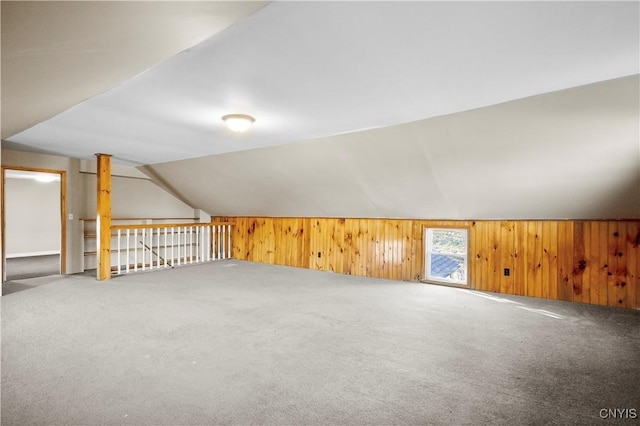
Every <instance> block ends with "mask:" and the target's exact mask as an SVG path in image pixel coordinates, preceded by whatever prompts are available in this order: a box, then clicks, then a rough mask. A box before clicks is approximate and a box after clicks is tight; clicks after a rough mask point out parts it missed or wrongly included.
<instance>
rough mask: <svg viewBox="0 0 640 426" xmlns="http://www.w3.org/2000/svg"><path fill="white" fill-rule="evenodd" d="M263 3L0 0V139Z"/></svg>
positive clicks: (206, 35) (163, 57) (129, 75)
mask: <svg viewBox="0 0 640 426" xmlns="http://www.w3.org/2000/svg"><path fill="white" fill-rule="evenodd" d="M265 4H266V2H264V1H262V2H257V1H254V2H251V1H247V2H230V1H229V2H224V1H220V2H199V1H195V2H186V1H185V2H165V1H141V2H140V1H33V2H30V1H4V0H3V1H2V3H0V8H1V9H0V10H1V13H2V139H5V138H8V137H9V136H12V135H14V134H16V133H19V132H21V131H23V130H25V129H27V128H29V127H31V126H33V125H36V124H38V123H39V122H41V121H43V120H46V119H49V118H51V117H54V116H55V115H57V114H59V113H61V112H63V111H65V110H67V109H69V108H71V107H73V106H74V105H76V104H78V103H79V102H82V101H84V100H86V99H89V98H91V97H93V96H95V95H98V94H100V93H102V92H105V91H106V90H108V89H111V88H113V87H114V86H116V85H118V84H119V83H121V82H123V81H125V80H127V79H130V78H132V77H134V76H136V75H137V74H139V73H141V72H143V71H145V70H147V69H149V68H151V67H152V66H154V65H157V64H159V63H161V62H162V61H164V60H166V59H168V58H170V57H172V56H173V55H176V54H177V53H179V52H181V51H183V50H185V49H187V48H189V47H191V46H193V45H195V44H197V43H199V42H201V41H203V40H205V39H207V38H209V37H211V36H212V35H214V34H216V33H218V32H220V31H221V30H223V29H225V28H227V27H228V26H230V25H232V24H233V23H235V22H236V21H238V20H239V19H241V18H244V17H245V16H247V15H248V14H250V13H252V12H254V11H255V10H257V9H259V8H260V7H262V6H264V5H265ZM44 150H49V151H53V149H51V148H50V147H48V146H45V147H44ZM96 152H99V151H96Z"/></svg>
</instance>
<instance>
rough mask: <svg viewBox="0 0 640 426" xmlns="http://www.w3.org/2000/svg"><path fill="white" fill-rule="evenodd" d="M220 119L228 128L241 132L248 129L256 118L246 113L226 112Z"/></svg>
mask: <svg viewBox="0 0 640 426" xmlns="http://www.w3.org/2000/svg"><path fill="white" fill-rule="evenodd" d="M222 121H224V122H225V124H226V125H227V127H228V128H229V130H231V131H234V132H239V133H241V132H246V131H247V130H249V127H251V125H252V124H253V123H254V122H255V121H256V119H255V118H253V117H252V116H250V115H246V114H227V115H225V116H224V117H222Z"/></svg>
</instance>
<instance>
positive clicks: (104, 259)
mask: <svg viewBox="0 0 640 426" xmlns="http://www.w3.org/2000/svg"><path fill="white" fill-rule="evenodd" d="M96 156H97V157H98V165H97V170H96V174H97V181H98V199H97V203H96V208H97V222H96V231H97V233H98V239H97V242H98V280H99V281H103V280H109V279H111V156H110V155H107V154H96Z"/></svg>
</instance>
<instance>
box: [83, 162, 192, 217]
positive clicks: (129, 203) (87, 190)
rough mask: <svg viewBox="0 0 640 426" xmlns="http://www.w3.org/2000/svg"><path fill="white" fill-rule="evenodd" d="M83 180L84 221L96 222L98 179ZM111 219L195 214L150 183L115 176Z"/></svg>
mask: <svg viewBox="0 0 640 426" xmlns="http://www.w3.org/2000/svg"><path fill="white" fill-rule="evenodd" d="M134 170H135V169H134ZM80 179H81V182H82V188H83V199H84V202H83V206H82V207H83V210H82V217H84V218H95V216H96V191H97V188H96V186H97V182H96V176H95V175H94V174H88V173H82V174H81V177H80ZM111 216H112V217H113V218H132V217H135V218H158V217H162V218H186V217H190V218H193V217H194V211H193V208H192V207H191V206H188V205H187V204H185V203H183V202H182V201H180V200H178V199H177V198H175V197H174V196H172V195H171V194H169V193H167V192H165V191H164V190H162V189H160V188H159V187H158V186H156V185H155V184H154V183H153V182H151V181H150V180H148V179H141V178H137V177H125V176H112V178H111Z"/></svg>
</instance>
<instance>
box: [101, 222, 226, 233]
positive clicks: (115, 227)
mask: <svg viewBox="0 0 640 426" xmlns="http://www.w3.org/2000/svg"><path fill="white" fill-rule="evenodd" d="M219 225H235V223H233V222H197V223H162V224H160V223H158V224H150V225H112V226H111V230H112V231H114V230H115V231H117V230H118V229H122V230H126V229H158V228H178V227H188V226H219Z"/></svg>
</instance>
